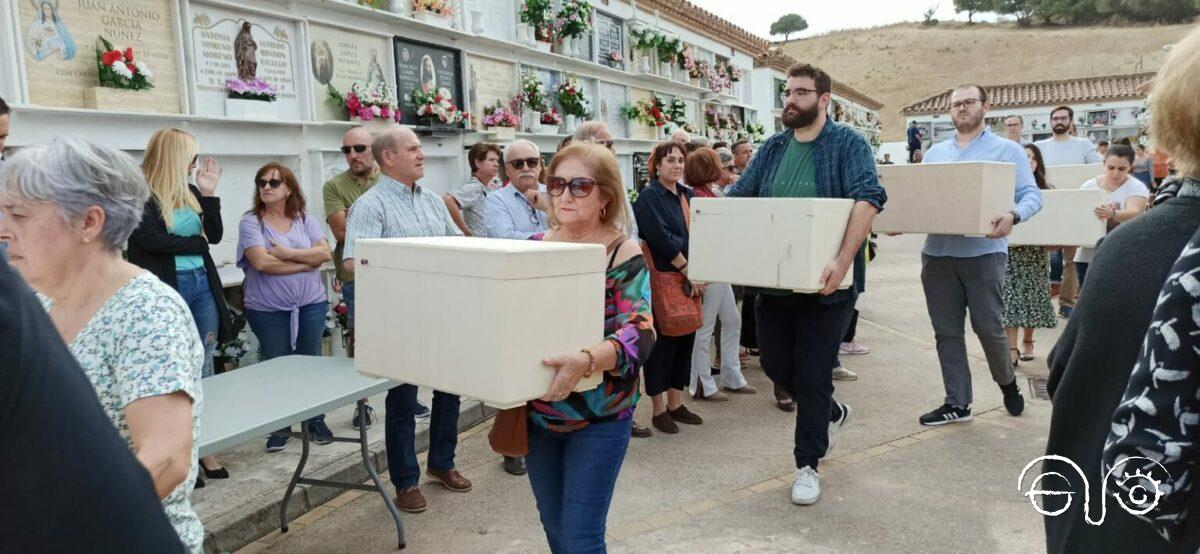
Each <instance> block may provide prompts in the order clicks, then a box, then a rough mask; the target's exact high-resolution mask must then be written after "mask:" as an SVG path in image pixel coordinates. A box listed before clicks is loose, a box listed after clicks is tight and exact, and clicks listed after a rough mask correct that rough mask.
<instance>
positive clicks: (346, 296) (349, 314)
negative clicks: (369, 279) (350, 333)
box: [342, 281, 354, 329]
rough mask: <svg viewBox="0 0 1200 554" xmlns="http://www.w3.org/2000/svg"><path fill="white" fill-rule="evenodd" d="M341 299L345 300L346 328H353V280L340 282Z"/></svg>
mask: <svg viewBox="0 0 1200 554" xmlns="http://www.w3.org/2000/svg"><path fill="white" fill-rule="evenodd" d="M342 300H345V301H346V328H347V329H353V328H354V281H350V282H349V283H342Z"/></svg>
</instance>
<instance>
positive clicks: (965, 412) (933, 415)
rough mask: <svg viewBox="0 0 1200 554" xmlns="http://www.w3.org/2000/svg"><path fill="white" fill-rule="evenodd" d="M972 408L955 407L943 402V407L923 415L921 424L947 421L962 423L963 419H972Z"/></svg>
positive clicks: (940, 423)
mask: <svg viewBox="0 0 1200 554" xmlns="http://www.w3.org/2000/svg"><path fill="white" fill-rule="evenodd" d="M972 419H974V418H972V417H971V409H970V408H955V407H954V406H951V405H949V404H942V407H940V408H938V409H936V410H934V411H932V412H929V413H927V414H925V415H923V416H921V420H920V421H921V425H945V424H947V423H960V422H963V421H971V420H972Z"/></svg>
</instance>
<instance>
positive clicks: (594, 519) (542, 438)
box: [525, 144, 654, 553]
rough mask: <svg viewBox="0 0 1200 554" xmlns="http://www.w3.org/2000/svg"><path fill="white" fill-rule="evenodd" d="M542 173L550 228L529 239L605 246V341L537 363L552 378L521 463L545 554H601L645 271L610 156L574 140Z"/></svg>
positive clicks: (647, 347)
mask: <svg viewBox="0 0 1200 554" xmlns="http://www.w3.org/2000/svg"><path fill="white" fill-rule="evenodd" d="M549 175H550V176H549V177H547V178H546V185H547V189H548V192H549V195H550V213H551V226H550V231H548V232H546V233H544V234H541V233H539V234H537V235H535V236H534V237H533V239H534V240H548V241H559V242H575V243H585V244H602V245H604V246H605V247H606V248H607V250H608V269H607V273H606V279H605V291H604V292H605V294H604V298H605V300H604V306H605V308H604V337H603V340H600V341H599V342H597V343H596V344H591V345H586V347H585V348H582V349H581V350H580V351H578V352H568V353H563V354H556V355H551V356H547V357H546V359H544V360H543V361H542V363H543V364H545V365H547V366H549V367H551V368H553V369H554V370H555V377H554V381H553V382H552V383H551V385H550V388H549V390H547V391H546V395H545V396H543V397H542V398H541V399H540V400H534V401H532V402H530V403H529V453H528V454H527V455H526V457H525V460H526V464H527V467H528V475H529V483H530V485H531V486H532V488H533V496H534V498H535V499H536V500H537V508H538V513H539V515H540V516H541V521H542V527H543V529H544V530H545V532H546V540H547V542H548V543H549V545H550V550H551V551H552V552H555V553H560V552H604V551H605V545H604V532H605V519H606V518H607V516H608V507H609V504H610V502H611V501H612V495H613V489H614V487H615V486H616V481H617V474H618V473H619V472H620V470H621V463H622V462H623V461H624V459H625V451H626V449H627V448H628V447H629V438H630V430H631V424H632V422H633V410H634V408H635V407H636V406H637V402H638V381H639V380H640V376H639V371H640V368H641V365H642V361H643V360H644V359H645V358H646V353H647V352H650V351H652V349H653V346H654V330H653V329H654V326H653V323H652V322H651V310H650V274H649V272H648V271H647V270H646V261H645V259H644V258H643V257H642V254H641V251H640V249H639V248H638V246H637V244H636V243H635V242H634V241H632V240H629V237H627V236H626V235H625V234H624V233H623V232H622V229H624V228H626V225H627V223H626V221H627V220H628V219H629V213H628V211H627V210H626V209H625V189H624V187H623V186H622V185H621V173H620V171H619V170H618V169H617V161H616V158H614V157H613V155H612V153H611V152H609V151H608V150H607V149H605V148H604V147H603V146H600V145H596V144H573V145H571V146H568V147H566V148H564V149H563V150H562V151H560V152H559V153H558V155H556V156H555V157H554V161H552V162H551V163H550V168H549ZM597 338H601V337H597ZM581 346H583V345H581ZM597 371H599V372H602V374H603V376H604V380H603V382H602V383H601V384H600V385H598V386H597V387H596V388H594V389H591V390H587V391H583V392H574V389H575V386H576V385H577V384H578V383H579V381H580V380H581V379H583V378H584V377H585V376H589V375H591V374H592V373H594V372H597Z"/></svg>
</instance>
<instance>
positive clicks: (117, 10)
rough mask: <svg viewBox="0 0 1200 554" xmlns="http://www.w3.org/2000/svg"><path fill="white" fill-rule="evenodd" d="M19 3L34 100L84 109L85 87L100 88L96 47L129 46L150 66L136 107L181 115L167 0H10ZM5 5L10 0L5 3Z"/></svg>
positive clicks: (26, 66) (171, 26)
mask: <svg viewBox="0 0 1200 554" xmlns="http://www.w3.org/2000/svg"><path fill="white" fill-rule="evenodd" d="M12 2H15V3H16V4H17V7H18V9H17V14H18V16H19V21H18V22H17V25H18V28H19V29H20V31H19V32H20V33H21V43H22V46H23V47H24V50H25V56H24V62H25V72H26V75H27V76H28V79H29V100H30V103H32V104H37V105H41V106H55V107H63V108H82V107H84V101H83V98H84V90H85V89H90V88H92V87H96V86H99V84H100V83H99V80H98V77H97V74H96V47H97V45H98V44H99V42H100V40H99V37H101V36H103V37H104V38H106V39H108V40H109V42H111V43H112V44H113V47H115V48H120V49H122V50H124V49H125V48H127V47H130V48H133V51H134V59H135V60H141V61H143V62H145V63H146V65H147V66H148V67H149V68H150V73H151V74H152V75H153V77H154V78H153V83H154V88H152V89H150V90H146V91H141V92H139V95H143V96H142V97H143V98H145V102H144V103H143V105H142V107H141V108H139V111H146V112H159V113H179V111H180V107H179V106H180V102H179V97H180V94H179V61H178V60H177V59H176V56H175V33H174V20H173V18H174V17H175V12H174V11H172V10H171V2H170V0H12ZM4 4H5V6H6V7H7V5H8V2H5V3H4Z"/></svg>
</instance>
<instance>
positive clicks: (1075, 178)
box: [1046, 164, 1104, 190]
mask: <svg viewBox="0 0 1200 554" xmlns="http://www.w3.org/2000/svg"><path fill="white" fill-rule="evenodd" d="M1102 173H1104V164H1081V165H1048V166H1046V182H1047V183H1049V184H1050V186H1052V187H1054V188H1056V189H1058V190H1067V189H1077V188H1079V187H1081V186H1083V184H1084V183H1085V182H1087V181H1088V180H1089V179H1095V178H1096V177H1099V176H1100V174H1102Z"/></svg>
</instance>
